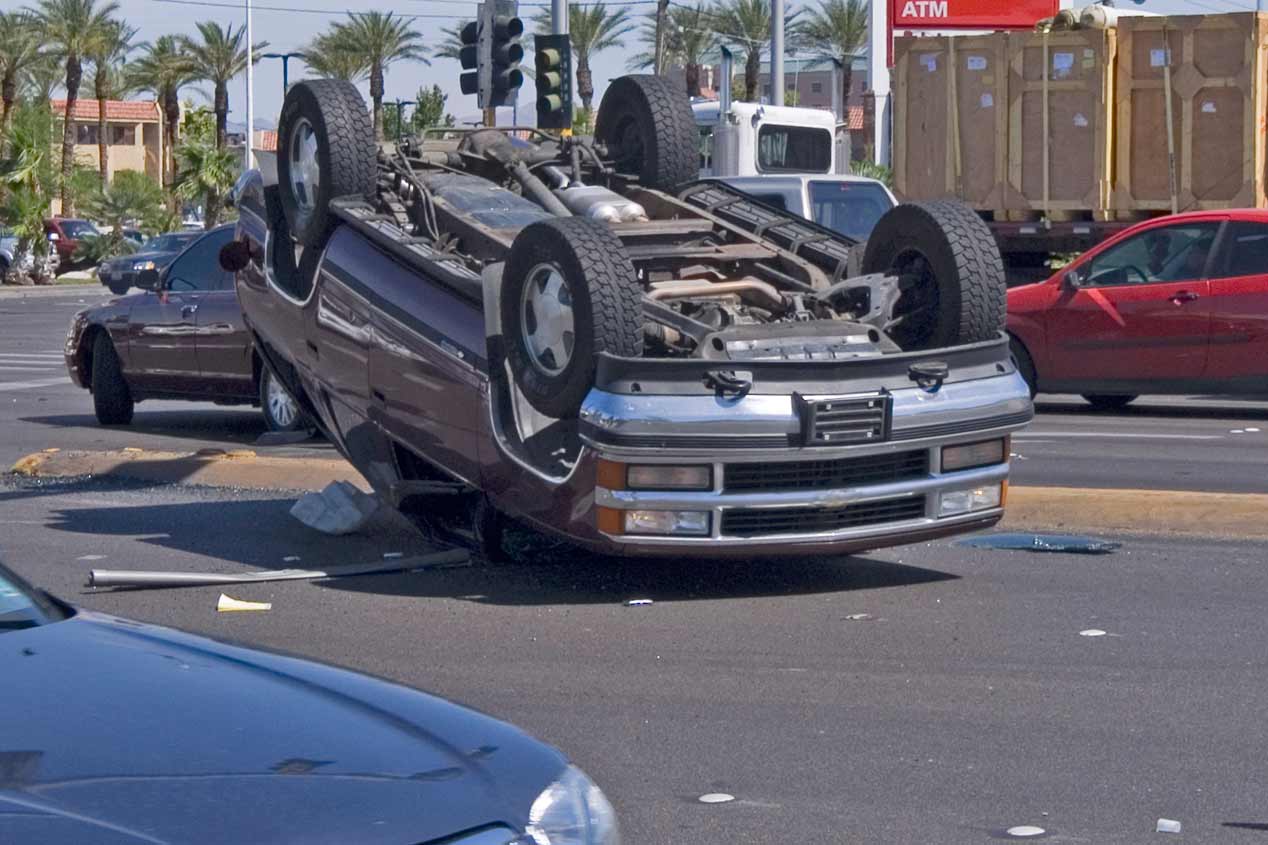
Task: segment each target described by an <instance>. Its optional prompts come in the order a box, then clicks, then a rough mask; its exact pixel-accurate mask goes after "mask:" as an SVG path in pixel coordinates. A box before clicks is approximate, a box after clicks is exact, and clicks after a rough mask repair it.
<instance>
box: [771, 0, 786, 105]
mask: <svg viewBox="0 0 1268 845" xmlns="http://www.w3.org/2000/svg"><path fill="white" fill-rule="evenodd" d="M770 102H771V105H772V106H782V105H783V104H784V0H771V4H770Z"/></svg>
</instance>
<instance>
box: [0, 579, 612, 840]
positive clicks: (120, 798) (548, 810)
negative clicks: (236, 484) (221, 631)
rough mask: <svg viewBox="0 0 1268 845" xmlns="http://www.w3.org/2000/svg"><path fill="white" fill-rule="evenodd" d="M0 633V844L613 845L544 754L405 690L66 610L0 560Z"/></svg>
mask: <svg viewBox="0 0 1268 845" xmlns="http://www.w3.org/2000/svg"><path fill="white" fill-rule="evenodd" d="M0 644H3V646H4V648H3V649H2V650H0V673H3V676H4V679H5V686H6V688H7V689H8V690H9V691H10V692H9V694H7V695H4V696H0V774H2V775H3V777H4V780H3V786H0V842H6V843H20V842H39V843H44V845H71V843H76V845H77V843H84V842H112V843H143V842H147V843H152V842H184V843H191V844H192V843H223V842H254V843H270V842H313V843H351V842H356V843H360V845H374V844H375V843H384V844H385V845H387V844H388V843H390V845H400V843H421V844H422V845H427V843H432V845H439V843H444V844H445V845H554V843H560V844H561V845H562V844H563V843H568V845H573V843H575V845H618V841H619V836H618V833H617V823H616V814H615V813H614V811H613V810H612V806H611V804H610V803H609V802H608V800H607V798H606V797H605V796H604V794H603V792H602V791H601V790H600V789H599V787H598V786H596V785H595V784H594V783H593V781H591V780H590V779H589V778H588V777H587V776H586V775H585V774H584V773H583V772H582V771H581V770H580V769H578V768H577V767H576V766H572V765H569V763H568V760H567V758H566V757H564V755H563V754H562V753H560V752H559V751H558V750H557V749H555V748H553V747H551V746H549V745H547V744H545V743H543V742H541V741H540V740H537V739H535V738H533V737H531V736H529V735H528V734H526V733H524V732H523V731H521V730H519V729H518V728H515V727H514V726H512V725H509V724H507V723H505V722H501V721H498V720H497V719H494V718H492V717H489V716H485V715H483V714H480V713H476V712H475V711H473V710H469V709H467V708H465V707H462V706H460V705H457V704H454V703H452V702H449V701H445V700H444V699H441V698H437V697H435V696H432V695H429V694H427V693H424V692H420V691H418V690H415V689H411V688H409V687H405V686H401V685H399V684H394V683H390V682H388V681H383V680H379V679H377V678H371V677H368V676H366V675H361V674H358V673H356V672H350V671H347V670H344V669H336V668H334V667H332V666H326V665H323V664H321V663H316V662H313V661H310V660H304V659H301V658H298V657H291V656H287V655H282V654H275V653H271V652H266V651H260V650H257V649H251V648H245V647H243V646H238V645H231V644H228V643H223V642H219V641H216V640H211V639H207V638H205V637H199V636H195V635H193V634H187V633H184V632H181V631H175V630H172V629H170V628H163V627H160V626H158V625H149V624H146V623H143V622H135V621H132V620H129V619H121V618H119V617H115V616H108V615H106V614H102V613H94V612H91V611H87V610H82V609H77V608H74V607H72V606H70V605H68V604H65V603H64V602H61V601H59V600H57V599H55V598H53V597H51V596H49V595H48V594H46V593H43V592H41V591H40V590H37V589H35V588H34V587H32V586H31V585H30V584H28V583H26V582H25V581H23V580H22V579H21V578H19V577H18V576H17V575H15V574H14V573H13V572H11V571H10V570H9V569H7V568H5V567H3V566H0ZM19 691H20V694H19Z"/></svg>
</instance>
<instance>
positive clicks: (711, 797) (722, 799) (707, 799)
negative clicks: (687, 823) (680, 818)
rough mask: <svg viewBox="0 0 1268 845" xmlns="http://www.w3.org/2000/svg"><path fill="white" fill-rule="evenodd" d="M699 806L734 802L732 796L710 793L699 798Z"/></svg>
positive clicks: (722, 793)
mask: <svg viewBox="0 0 1268 845" xmlns="http://www.w3.org/2000/svg"><path fill="white" fill-rule="evenodd" d="M699 800H700V803H701V804H725V803H726V802H728V801H734V800H735V796H734V795H727V794H726V793H725V792H710V793H708V794H705V795H701V796H700V799H699Z"/></svg>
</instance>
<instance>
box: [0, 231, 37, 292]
mask: <svg viewBox="0 0 1268 845" xmlns="http://www.w3.org/2000/svg"><path fill="white" fill-rule="evenodd" d="M32 266H34V260H33V259H32V257H31V251H30V250H27V251H26V254H25V255H22V256H19V255H18V236H17V235H15V234H14V233H13V230H12V229H2V228H0V281H2V280H3V279H4V277H5V275H6V274H7V273H8V272H9V269H10V268H13V269H16V270H22V271H27V270H30V269H31V267H32Z"/></svg>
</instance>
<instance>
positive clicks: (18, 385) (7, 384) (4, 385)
mask: <svg viewBox="0 0 1268 845" xmlns="http://www.w3.org/2000/svg"><path fill="white" fill-rule="evenodd" d="M59 384H70V377H69V376H66V377H64V378H46V379H41V380H39V381H0V393H2V392H4V391H7V390H35V389H36V388H40V387H56V386H57V385H59Z"/></svg>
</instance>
